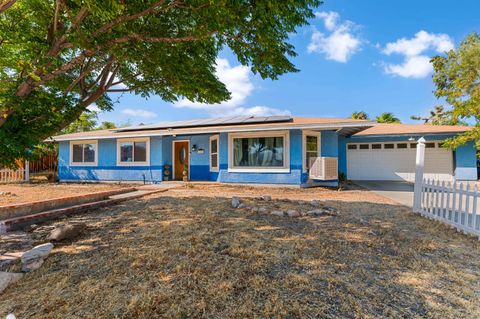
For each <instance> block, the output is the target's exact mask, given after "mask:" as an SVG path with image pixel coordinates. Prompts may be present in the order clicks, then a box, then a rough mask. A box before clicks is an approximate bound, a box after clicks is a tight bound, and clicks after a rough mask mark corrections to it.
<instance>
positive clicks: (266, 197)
mask: <svg viewBox="0 0 480 319" xmlns="http://www.w3.org/2000/svg"><path fill="white" fill-rule="evenodd" d="M261 198H262V200H264V201H267V202H269V201H271V200H272V196H269V195H264V196H262V197H261Z"/></svg>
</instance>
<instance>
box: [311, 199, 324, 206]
mask: <svg viewBox="0 0 480 319" xmlns="http://www.w3.org/2000/svg"><path fill="white" fill-rule="evenodd" d="M310 205H312V206H314V207H318V206H321V204H320V201H318V200H316V199H314V200H312V201H310Z"/></svg>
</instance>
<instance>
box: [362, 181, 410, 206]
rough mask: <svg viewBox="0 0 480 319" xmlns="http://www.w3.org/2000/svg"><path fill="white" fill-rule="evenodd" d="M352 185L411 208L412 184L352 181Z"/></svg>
mask: <svg viewBox="0 0 480 319" xmlns="http://www.w3.org/2000/svg"><path fill="white" fill-rule="evenodd" d="M354 183H355V184H357V185H359V186H361V187H364V188H366V189H369V190H371V191H372V192H375V193H377V194H379V195H382V196H384V197H387V198H390V199H391V200H394V201H396V202H397V203H399V204H402V205H405V206H409V207H412V206H413V184H412V183H408V182H396V181H354Z"/></svg>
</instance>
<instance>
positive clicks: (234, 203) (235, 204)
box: [232, 196, 240, 208]
mask: <svg viewBox="0 0 480 319" xmlns="http://www.w3.org/2000/svg"><path fill="white" fill-rule="evenodd" d="M238 206H240V198H238V197H237V196H233V197H232V207H233V208H237V207H238Z"/></svg>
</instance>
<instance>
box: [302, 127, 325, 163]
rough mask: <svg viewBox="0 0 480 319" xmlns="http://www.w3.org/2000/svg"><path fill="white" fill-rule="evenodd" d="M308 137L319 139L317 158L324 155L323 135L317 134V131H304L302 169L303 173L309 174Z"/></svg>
mask: <svg viewBox="0 0 480 319" xmlns="http://www.w3.org/2000/svg"><path fill="white" fill-rule="evenodd" d="M307 136H315V137H317V138H318V148H317V156H319V157H320V156H321V154H322V151H321V150H322V135H321V132H315V131H307V130H304V131H302V163H303V166H302V169H303V172H304V173H305V172H307V157H306V153H307Z"/></svg>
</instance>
